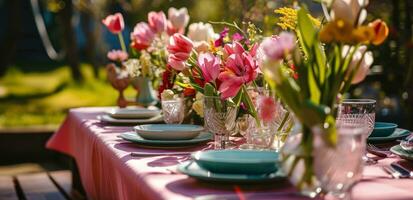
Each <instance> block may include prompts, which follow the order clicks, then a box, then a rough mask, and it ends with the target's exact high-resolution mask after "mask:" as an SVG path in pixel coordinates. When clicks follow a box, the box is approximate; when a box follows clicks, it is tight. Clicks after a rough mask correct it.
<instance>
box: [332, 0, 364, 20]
mask: <svg viewBox="0 0 413 200" xmlns="http://www.w3.org/2000/svg"><path fill="white" fill-rule="evenodd" d="M368 3H369V1H368V0H335V1H334V2H333V3H332V4H331V12H330V16H331V18H332V19H333V20H334V19H342V20H345V21H347V22H348V23H350V24H357V25H360V24H362V23H363V22H364V20H366V17H367V11H366V10H365V9H364V7H366V6H367V4H368Z"/></svg>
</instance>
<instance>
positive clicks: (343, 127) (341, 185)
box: [313, 123, 367, 199]
mask: <svg viewBox="0 0 413 200" xmlns="http://www.w3.org/2000/svg"><path fill="white" fill-rule="evenodd" d="M336 127H337V129H336V130H337V144H336V145H335V146H331V144H329V143H327V142H326V141H325V139H324V134H325V131H324V129H322V128H319V127H316V128H314V129H313V133H314V143H313V156H314V174H315V175H316V177H317V180H319V182H320V187H321V188H322V190H323V191H324V192H325V193H329V194H331V195H333V196H334V197H336V198H338V199H351V197H350V190H351V188H352V187H353V185H354V184H355V183H357V182H358V181H359V180H360V179H361V177H362V171H363V159H362V157H363V152H364V149H365V146H366V145H365V137H364V132H365V130H367V129H366V127H365V126H363V125H362V124H361V123H360V124H355V123H340V124H337V126H336Z"/></svg>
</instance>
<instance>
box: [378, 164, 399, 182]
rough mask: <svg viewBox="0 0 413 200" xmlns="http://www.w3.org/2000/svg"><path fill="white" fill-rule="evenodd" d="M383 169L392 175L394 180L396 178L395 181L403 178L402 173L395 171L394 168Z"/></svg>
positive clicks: (386, 167)
mask: <svg viewBox="0 0 413 200" xmlns="http://www.w3.org/2000/svg"><path fill="white" fill-rule="evenodd" d="M382 168H383V170H384V171H385V172H386V173H388V174H390V175H391V176H392V177H393V178H395V179H399V178H401V177H400V173H399V172H397V171H395V170H394V169H393V168H391V167H389V166H383V167H382Z"/></svg>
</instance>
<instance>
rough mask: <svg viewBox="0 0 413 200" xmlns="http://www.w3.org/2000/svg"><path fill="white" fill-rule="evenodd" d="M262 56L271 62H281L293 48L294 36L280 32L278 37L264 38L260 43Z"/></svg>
mask: <svg viewBox="0 0 413 200" xmlns="http://www.w3.org/2000/svg"><path fill="white" fill-rule="evenodd" d="M261 45H262V49H263V51H264V54H265V55H266V56H267V57H268V58H269V59H272V60H281V59H283V58H284V57H285V56H286V55H287V54H288V53H290V52H291V51H292V50H293V49H294V47H295V36H294V34H292V33H288V32H282V33H281V34H280V35H279V36H278V37H271V38H266V39H264V41H263V42H262V44H261Z"/></svg>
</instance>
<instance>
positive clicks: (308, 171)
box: [280, 124, 321, 198]
mask: <svg viewBox="0 0 413 200" xmlns="http://www.w3.org/2000/svg"><path fill="white" fill-rule="evenodd" d="M295 129H298V131H295V130H293V131H292V132H291V133H290V135H289V136H288V137H287V139H286V141H285V143H284V145H283V147H282V148H281V150H280V159H281V169H282V170H283V172H284V173H285V174H286V175H287V176H288V179H289V181H290V183H291V184H293V185H294V186H295V187H296V188H297V189H298V190H299V191H300V193H301V194H302V195H304V196H307V197H310V198H314V197H316V196H317V195H318V193H319V192H320V191H321V188H320V187H319V182H318V180H317V177H316V176H315V174H314V168H313V160H314V158H313V155H312V141H313V133H312V129H311V128H309V127H306V126H301V124H297V125H296V127H295ZM300 130H301V131H300Z"/></svg>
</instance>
